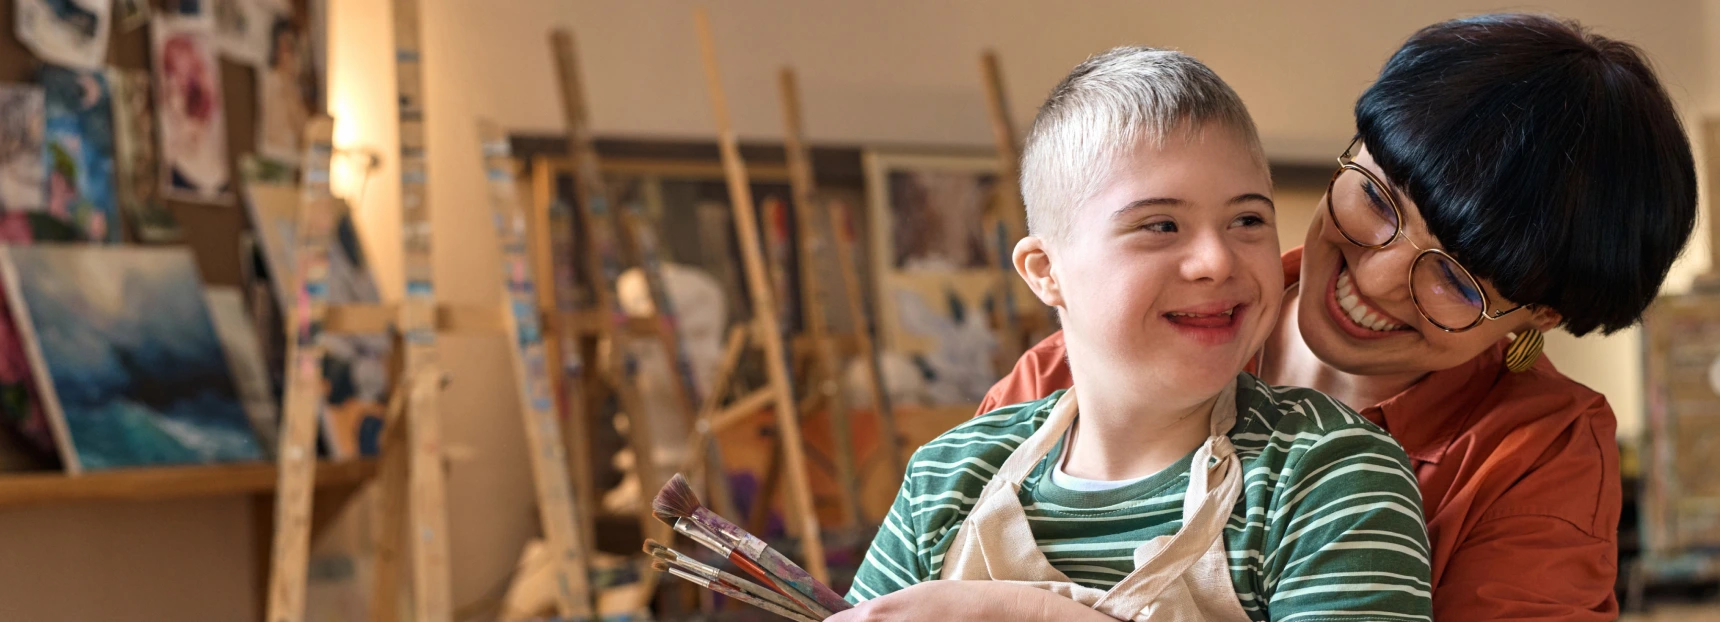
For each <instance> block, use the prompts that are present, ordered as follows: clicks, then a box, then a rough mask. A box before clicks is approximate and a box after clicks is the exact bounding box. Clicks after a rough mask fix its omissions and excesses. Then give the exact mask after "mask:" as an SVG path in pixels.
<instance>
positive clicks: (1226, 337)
mask: <svg viewBox="0 0 1720 622" xmlns="http://www.w3.org/2000/svg"><path fill="white" fill-rule="evenodd" d="M1239 316H1240V317H1244V318H1246V317H1247V316H1248V304H1247V303H1243V302H1228V301H1221V302H1212V303H1207V304H1202V305H1196V306H1192V307H1188V308H1185V309H1178V310H1176V311H1166V312H1165V313H1164V314H1163V317H1164V318H1165V321H1167V322H1170V324H1171V326H1173V327H1175V328H1176V329H1177V331H1178V332H1181V333H1182V334H1184V335H1187V336H1189V337H1191V338H1193V339H1194V340H1196V341H1198V342H1201V343H1204V344H1206V345H1212V346H1216V345H1220V344H1224V343H1229V342H1230V340H1232V339H1235V338H1236V334H1237V330H1238V329H1239V328H1240V327H1241V323H1240V322H1239V321H1238V317H1239Z"/></svg>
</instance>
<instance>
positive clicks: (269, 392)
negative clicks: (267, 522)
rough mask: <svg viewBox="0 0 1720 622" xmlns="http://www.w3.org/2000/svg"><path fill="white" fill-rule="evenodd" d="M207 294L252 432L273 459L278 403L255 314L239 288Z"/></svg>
mask: <svg viewBox="0 0 1720 622" xmlns="http://www.w3.org/2000/svg"><path fill="white" fill-rule="evenodd" d="M203 294H204V297H205V298H206V299H207V301H208V303H209V315H210V317H211V318H212V319H213V320H214V321H215V335H216V336H217V337H218V338H220V340H221V349H222V350H223V351H224V352H226V354H227V366H228V368H229V369H231V370H232V372H233V381H234V382H235V383H236V388H237V389H238V390H239V400H240V401H241V402H242V403H243V404H244V405H245V414H246V415H247V416H249V417H250V418H251V429H252V430H255V431H256V433H257V438H258V440H259V441H261V442H262V445H263V448H264V451H266V452H268V453H269V454H271V455H272V454H273V453H274V448H275V447H276V443H277V439H278V438H279V436H280V434H279V432H280V417H279V409H278V407H277V404H278V402H276V401H275V389H274V384H273V383H272V382H271V381H270V379H269V367H268V364H267V363H265V362H264V361H263V350H262V343H261V340H260V339H259V338H258V336H257V327H256V325H254V324H252V323H251V312H250V311H247V310H246V309H245V295H244V294H243V293H242V292H241V291H240V290H239V288H236V287H209V288H207V289H206V290H205V291H204V292H203Z"/></svg>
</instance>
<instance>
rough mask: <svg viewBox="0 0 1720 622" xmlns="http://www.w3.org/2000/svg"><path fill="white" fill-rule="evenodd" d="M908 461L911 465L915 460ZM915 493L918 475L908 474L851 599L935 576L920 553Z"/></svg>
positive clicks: (857, 577)
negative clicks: (915, 477)
mask: <svg viewBox="0 0 1720 622" xmlns="http://www.w3.org/2000/svg"><path fill="white" fill-rule="evenodd" d="M917 453H918V452H916V454H917ZM908 463H909V464H910V465H911V464H913V461H912V460H909V462H908ZM914 496H915V494H914V478H913V477H912V476H911V475H910V476H908V477H904V478H903V479H902V488H901V490H900V491H899V492H897V493H896V501H895V502H894V503H892V504H890V513H889V514H888V515H886V516H885V517H884V524H882V525H880V526H879V527H878V534H877V535H876V536H873V538H872V546H871V547H870V548H868V549H866V558H865V559H864V560H862V561H861V562H860V568H859V570H856V571H855V572H854V585H853V587H850V588H849V589H848V597H847V598H848V602H851V603H862V602H865V601H868V600H872V599H874V598H877V597H879V596H883V595H885V594H889V593H892V592H896V591H900V590H903V589H906V588H908V587H909V586H912V585H914V584H916V583H920V582H921V581H925V580H928V579H931V578H934V577H932V576H931V573H930V572H929V571H928V570H927V567H928V566H929V561H930V560H923V559H922V558H921V555H920V546H919V539H920V535H921V534H923V533H924V532H923V531H921V529H920V522H919V521H918V520H917V519H915V518H914V512H913V507H912V501H913V498H914Z"/></svg>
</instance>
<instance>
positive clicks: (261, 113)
mask: <svg viewBox="0 0 1720 622" xmlns="http://www.w3.org/2000/svg"><path fill="white" fill-rule="evenodd" d="M271 22H272V25H271V26H270V27H269V32H268V40H267V50H266V53H265V54H264V56H263V62H262V63H261V64H259V65H258V67H257V153H258V154H261V155H262V156H264V157H267V158H269V159H272V160H276V161H278V162H282V163H285V164H288V165H289V166H290V165H291V164H292V163H296V162H297V161H298V159H299V157H300V154H299V136H300V135H302V134H303V133H304V127H305V123H306V122H307V121H309V120H310V115H311V111H312V110H315V109H316V108H317V83H316V79H317V78H316V73H315V68H314V66H313V65H312V61H311V57H310V54H309V49H310V48H309V46H308V45H307V44H306V37H304V33H303V31H302V30H301V29H299V28H298V27H297V25H296V24H295V23H294V22H293V20H292V18H291V16H289V15H286V14H276V15H274V16H273V17H272V18H271Z"/></svg>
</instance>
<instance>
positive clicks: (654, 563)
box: [651, 559, 669, 572]
mask: <svg viewBox="0 0 1720 622" xmlns="http://www.w3.org/2000/svg"><path fill="white" fill-rule="evenodd" d="M651 569H652V570H655V571H657V572H668V571H669V562H666V561H663V560H661V559H653V560H651Z"/></svg>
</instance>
